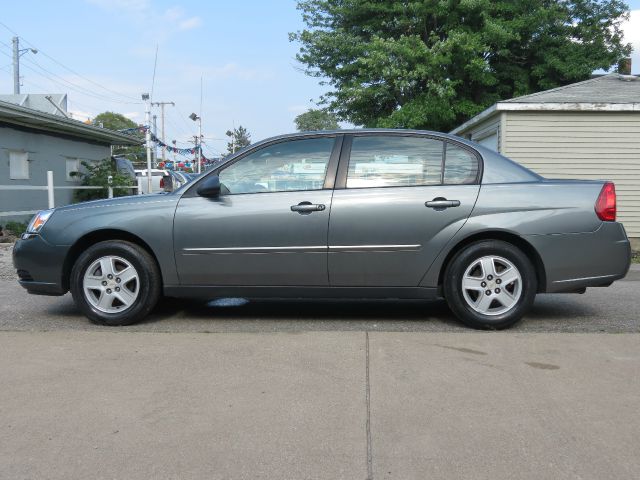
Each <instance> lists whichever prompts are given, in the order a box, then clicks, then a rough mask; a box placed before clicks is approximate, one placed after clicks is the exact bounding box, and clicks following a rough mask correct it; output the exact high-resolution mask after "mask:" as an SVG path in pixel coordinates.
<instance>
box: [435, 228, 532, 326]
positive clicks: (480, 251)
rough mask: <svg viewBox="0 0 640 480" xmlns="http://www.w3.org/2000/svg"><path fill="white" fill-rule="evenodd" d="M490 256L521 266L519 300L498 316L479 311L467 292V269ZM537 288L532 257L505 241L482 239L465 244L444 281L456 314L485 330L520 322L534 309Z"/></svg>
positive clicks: (466, 323)
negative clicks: (465, 283)
mask: <svg viewBox="0 0 640 480" xmlns="http://www.w3.org/2000/svg"><path fill="white" fill-rule="evenodd" d="M486 256H496V257H502V258H503V259H506V260H508V261H509V262H511V263H512V264H513V265H514V266H515V267H516V268H517V270H518V273H519V274H520V278H521V290H520V297H519V299H518V300H517V301H516V302H515V303H514V304H513V306H512V307H511V308H510V310H508V311H506V312H504V313H500V314H496V315H489V314H483V313H480V312H478V311H476V310H475V309H474V308H473V307H472V306H471V305H470V304H469V302H468V300H467V299H465V296H464V294H463V288H462V280H463V277H464V274H465V271H466V270H467V268H470V267H471V266H472V265H473V264H474V262H477V261H478V260H479V259H481V258H483V257H486ZM496 278H499V277H496ZM493 286H494V287H499V286H500V285H493ZM489 288H491V287H489ZM537 288H538V281H537V277H536V271H535V268H534V267H533V265H532V264H531V261H530V260H529V258H528V257H527V256H526V255H525V254H524V253H523V252H522V251H521V250H520V249H519V248H517V247H515V246H514V245H512V244H510V243H507V242H504V241H501V240H482V241H478V242H476V243H472V244H470V245H468V246H466V247H464V248H463V249H462V250H461V251H460V252H458V253H457V254H456V255H455V256H454V257H453V259H452V260H451V261H450V262H449V264H448V265H447V268H446V270H445V274H444V282H443V289H444V297H445V299H446V301H447V304H448V305H449V308H450V309H451V310H452V311H453V313H454V314H455V315H456V317H458V319H460V321H461V322H462V323H464V324H465V325H467V326H469V327H471V328H476V329H482V330H501V329H504V328H508V327H511V326H513V325H514V324H515V323H517V322H518V321H519V320H520V319H521V318H522V317H523V316H524V315H525V314H526V313H527V312H528V311H529V309H530V308H531V305H532V304H533V301H534V299H535V296H536V292H537ZM498 290H499V289H498ZM488 291H489V292H490V293H489V294H488V295H492V294H494V291H491V290H488ZM479 295H483V293H482V292H481V293H479ZM514 298H515V297H514ZM472 300H473V299H472ZM491 305H497V306H498V308H497V310H499V309H500V308H499V307H500V304H499V303H497V304H494V303H491ZM489 311H490V310H489Z"/></svg>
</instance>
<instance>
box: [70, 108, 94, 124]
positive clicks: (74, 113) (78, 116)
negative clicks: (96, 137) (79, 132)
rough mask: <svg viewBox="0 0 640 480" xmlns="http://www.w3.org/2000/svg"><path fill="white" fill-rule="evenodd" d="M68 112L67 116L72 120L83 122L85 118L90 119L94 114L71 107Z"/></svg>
mask: <svg viewBox="0 0 640 480" xmlns="http://www.w3.org/2000/svg"><path fill="white" fill-rule="evenodd" d="M67 113H68V114H69V116H70V117H71V118H73V119H74V120H79V121H81V122H84V121H86V120H91V119H93V117H95V114H94V113H92V112H87V111H84V110H74V109H71V110H69V111H68V112H67Z"/></svg>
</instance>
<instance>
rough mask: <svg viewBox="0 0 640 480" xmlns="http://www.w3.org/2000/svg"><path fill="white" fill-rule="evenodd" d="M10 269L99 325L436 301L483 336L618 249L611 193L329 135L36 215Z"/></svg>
mask: <svg viewBox="0 0 640 480" xmlns="http://www.w3.org/2000/svg"><path fill="white" fill-rule="evenodd" d="M97 207H100V208H99V210H96V209H97ZM13 255H14V264H15V267H16V269H17V270H18V277H19V281H20V284H21V285H22V286H23V287H24V288H26V289H27V290H28V291H29V292H31V293H36V294H46V295H62V294H64V293H65V292H67V291H68V290H71V293H72V295H73V298H74V300H75V302H76V304H77V305H78V307H79V309H80V310H81V311H82V312H84V314H85V315H86V316H87V317H89V318H90V319H91V320H93V321H95V322H99V323H102V324H106V325H126V324H131V323H134V322H137V321H139V320H141V319H143V318H144V317H145V316H146V315H147V314H148V313H149V312H150V311H151V310H152V309H153V307H154V305H155V304H156V302H157V301H158V299H159V297H160V296H161V295H163V294H164V295H166V296H170V297H188V298H203V299H211V298H215V297H228V296H232V297H249V298H251V297H278V298H281V297H296V298H299V297H312V298H319V297H333V298H336V297H341V298H354V297H355V298H395V299H402V298H413V299H434V298H439V297H444V298H445V299H446V301H447V303H448V305H449V306H450V308H451V310H452V311H453V312H454V313H455V314H456V316H457V317H458V318H459V319H460V320H461V321H462V322H464V323H465V324H466V325H469V326H471V327H474V328H488V329H500V328H506V327H509V326H511V325H513V324H514V323H515V322H517V321H518V320H519V319H520V318H521V317H522V316H523V315H524V314H525V313H526V312H527V311H528V310H529V308H530V307H531V305H532V303H533V300H534V298H535V296H536V294H538V293H581V292H584V291H585V289H586V288H587V287H606V286H609V285H611V284H612V283H613V282H614V281H615V280H618V279H621V278H623V277H624V276H625V275H626V273H627V271H628V269H629V265H630V260H631V249H630V244H629V240H628V239H627V236H626V234H625V230H624V227H623V226H622V224H620V223H618V222H616V194H615V187H614V185H613V184H612V183H610V182H606V181H594V180H592V181H573V180H547V179H544V178H542V177H540V176H539V175H537V174H535V173H534V172H532V171H530V170H527V169H526V168H524V167H522V166H520V165H518V164H516V163H514V162H512V161H511V160H509V159H508V158H505V157H503V156H501V155H500V154H498V153H496V152H494V151H491V150H489V149H487V148H484V147H482V146H481V145H478V144H475V143H473V142H470V141H467V140H464V139H461V138H459V137H455V136H452V135H446V134H441V133H435V132H424V131H406V130H342V131H334V132H307V133H299V134H293V135H285V136H280V137H275V138H271V139H268V140H264V141H262V142H259V143H256V144H253V145H251V146H250V147H247V148H245V149H244V150H242V151H240V152H237V153H236V154H234V155H232V156H230V157H228V158H226V159H225V160H224V161H223V162H221V163H220V164H219V165H217V166H216V167H215V168H214V169H212V170H211V171H209V172H207V173H206V174H204V175H203V176H202V177H201V178H198V179H196V180H195V181H194V182H191V183H190V184H187V185H186V186H185V187H184V188H182V189H180V190H177V191H176V192H174V193H170V194H166V195H163V196H162V197H151V196H137V197H126V198H118V199H110V200H104V201H96V202H91V203H88V204H80V205H72V206H67V207H60V208H56V209H52V210H46V211H42V212H40V213H38V214H37V215H36V216H35V217H34V218H33V220H32V221H31V224H30V225H29V227H28V230H27V233H25V234H24V235H23V237H22V239H21V240H19V241H18V242H17V243H16V245H15V248H14V250H13ZM427 309H428V304H425V316H426V315H427V314H428V312H427ZM401 312H402V309H398V314H399V315H401V314H402V313H401Z"/></svg>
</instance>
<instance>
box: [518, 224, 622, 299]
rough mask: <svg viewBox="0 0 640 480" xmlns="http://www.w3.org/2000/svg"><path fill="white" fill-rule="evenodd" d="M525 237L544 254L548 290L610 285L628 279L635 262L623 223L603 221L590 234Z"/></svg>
mask: <svg viewBox="0 0 640 480" xmlns="http://www.w3.org/2000/svg"><path fill="white" fill-rule="evenodd" d="M525 238H526V239H527V241H529V242H530V243H531V245H533V246H534V248H535V249H536V250H537V252H538V253H539V254H540V257H541V259H542V263H543V264H544V267H545V273H546V292H548V293H562V292H573V291H579V290H582V289H584V288H587V287H607V286H609V285H611V284H612V283H613V282H614V281H616V280H620V279H621V278H624V277H625V276H626V274H627V272H628V271H629V267H630V265H631V244H630V242H629V239H628V238H627V234H626V232H625V230H624V227H623V226H622V224H621V223H617V222H603V223H602V225H601V226H600V228H598V229H597V230H596V231H594V232H589V233H572V234H564V235H527V236H526V237H525Z"/></svg>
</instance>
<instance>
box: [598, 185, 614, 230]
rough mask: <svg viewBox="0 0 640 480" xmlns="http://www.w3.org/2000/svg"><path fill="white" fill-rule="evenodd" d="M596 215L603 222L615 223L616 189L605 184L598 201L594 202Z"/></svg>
mask: <svg viewBox="0 0 640 480" xmlns="http://www.w3.org/2000/svg"><path fill="white" fill-rule="evenodd" d="M595 209H596V215H598V218H599V219H600V220H603V221H605V222H615V221H616V187H615V185H614V184H613V183H611V182H607V183H605V184H604V185H603V186H602V190H600V195H598V200H596V207H595Z"/></svg>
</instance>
